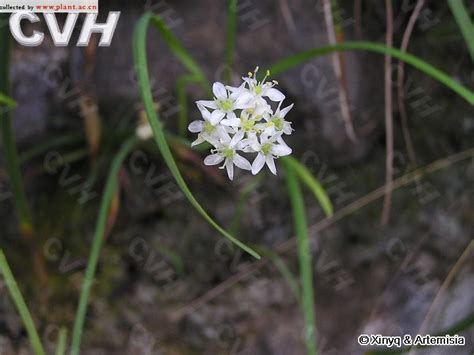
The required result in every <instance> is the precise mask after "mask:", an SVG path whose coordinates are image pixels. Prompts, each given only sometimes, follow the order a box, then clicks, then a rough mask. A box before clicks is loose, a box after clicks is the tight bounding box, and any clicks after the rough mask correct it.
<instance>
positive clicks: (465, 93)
mask: <svg viewBox="0 0 474 355" xmlns="http://www.w3.org/2000/svg"><path fill="white" fill-rule="evenodd" d="M341 51H369V52H374V53H379V54H384V55H385V54H388V55H391V56H392V57H394V58H397V59H399V60H401V61H404V62H405V63H407V64H409V65H411V66H412V67H414V68H416V69H418V70H420V71H422V72H423V73H425V74H427V75H428V76H430V77H432V78H433V79H435V80H437V81H439V82H440V83H442V84H444V85H445V86H446V87H448V88H450V89H451V90H452V91H454V92H455V93H457V94H458V95H459V96H461V97H462V98H464V99H465V100H466V101H467V102H469V103H470V104H471V105H474V92H472V91H471V90H469V89H468V88H466V87H464V86H462V85H461V84H459V83H458V82H457V81H456V80H454V79H452V78H451V77H450V76H449V75H447V74H446V73H444V72H442V71H441V70H439V69H437V68H435V67H434V66H432V65H431V64H428V63H426V62H425V61H423V60H421V59H420V58H418V57H416V56H414V55H412V54H408V53H405V52H402V51H400V50H398V49H395V48H389V47H386V46H384V45H382V44H378V43H374V42H345V43H342V44H338V45H335V46H324V47H320V48H315V49H310V50H307V51H303V52H299V53H297V54H293V55H291V56H289V57H287V58H284V59H282V60H280V61H278V62H277V63H275V64H273V65H272V66H271V67H270V71H271V73H272V74H273V75H278V74H280V73H282V72H284V71H286V70H289V69H291V68H294V67H296V66H298V65H300V64H302V63H304V62H307V61H309V60H311V59H314V58H318V57H321V56H324V55H328V54H330V53H333V52H341Z"/></svg>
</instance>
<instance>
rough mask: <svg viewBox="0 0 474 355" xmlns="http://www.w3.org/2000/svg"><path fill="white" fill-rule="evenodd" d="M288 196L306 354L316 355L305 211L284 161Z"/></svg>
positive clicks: (296, 181) (309, 252)
mask: <svg viewBox="0 0 474 355" xmlns="http://www.w3.org/2000/svg"><path fill="white" fill-rule="evenodd" d="M284 168H285V172H286V182H287V185H288V194H289V195H290V200H291V206H292V209H293V219H294V223H295V230H296V239H297V242H298V261H299V268H300V279H301V287H302V293H301V303H302V308H303V314H304V319H305V325H306V334H305V341H306V348H307V351H308V354H310V355H314V354H316V352H317V351H316V320H315V315H314V288H313V265H312V262H311V249H310V245H309V236H308V229H307V222H306V211H305V207H304V201H303V195H302V194H301V188H300V185H299V182H298V179H297V176H296V174H295V172H294V170H293V169H292V168H291V166H289V164H288V162H287V161H284Z"/></svg>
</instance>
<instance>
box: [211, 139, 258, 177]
mask: <svg viewBox="0 0 474 355" xmlns="http://www.w3.org/2000/svg"><path fill="white" fill-rule="evenodd" d="M243 137H244V133H243V132H237V133H236V134H235V135H234V136H233V137H232V138H230V136H229V135H226V136H225V137H224V139H221V141H220V143H219V144H218V145H217V146H216V149H213V150H212V151H211V153H213V154H211V155H208V156H207V157H206V158H205V159H204V164H206V165H217V164H220V163H221V162H223V161H224V165H222V166H221V167H220V168H221V169H224V168H225V169H226V170H227V175H228V176H229V179H230V180H233V179H234V164H235V165H236V166H237V167H239V168H241V169H244V170H250V169H251V168H252V167H251V165H250V163H249V162H248V160H247V159H245V158H244V157H242V156H241V155H239V154H238V153H237V149H238V146H239V143H240V141H241V140H242V138H243Z"/></svg>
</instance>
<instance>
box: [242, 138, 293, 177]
mask: <svg viewBox="0 0 474 355" xmlns="http://www.w3.org/2000/svg"><path fill="white" fill-rule="evenodd" d="M249 146H250V147H251V148H252V149H253V150H254V151H255V152H258V154H257V157H256V158H255V160H254V161H253V163H252V174H253V175H256V174H258V173H259V172H260V170H262V168H263V166H264V165H265V163H266V164H267V166H268V168H269V169H270V171H271V172H272V173H273V174H275V175H276V173H277V171H276V166H275V161H274V160H275V159H278V158H279V157H283V156H286V155H290V154H291V152H292V150H291V148H290V147H288V146H287V145H286V143H285V142H284V141H283V139H282V138H281V134H280V133H277V134H274V135H273V136H270V137H268V136H265V135H261V136H260V142H259V141H258V140H257V139H255V140H253V141H252V142H250V144H249Z"/></svg>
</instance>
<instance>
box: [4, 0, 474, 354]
mask: <svg viewBox="0 0 474 355" xmlns="http://www.w3.org/2000/svg"><path fill="white" fill-rule="evenodd" d="M325 3H327V1H323V0H318V1H309V0H291V1H290V0H239V1H238V2H237V34H236V36H237V37H236V49H235V59H234V62H235V65H234V68H233V71H232V83H233V84H238V83H239V82H240V80H241V79H240V78H241V76H242V75H246V74H247V72H249V71H253V69H254V68H255V67H256V66H260V68H261V69H262V70H264V69H266V68H268V67H270V66H271V65H272V64H273V63H275V62H277V61H278V60H280V59H282V58H285V57H287V56H289V55H291V54H295V53H297V52H300V51H303V50H307V49H311V48H316V47H320V46H323V45H327V44H335V43H336V42H337V43H342V42H345V41H352V40H364V41H374V42H379V43H381V44H384V43H385V42H386V33H387V29H390V28H392V29H393V46H394V47H398V48H400V47H401V46H402V43H403V42H405V46H406V48H407V50H408V52H410V53H413V54H415V55H416V56H418V57H420V58H422V59H424V60H425V61H427V62H428V63H430V64H432V65H433V66H435V67H437V68H440V69H441V70H443V71H445V72H446V73H448V74H449V75H450V76H451V77H452V78H454V79H455V80H456V81H458V82H459V83H461V84H463V85H464V86H466V87H468V88H470V89H471V90H472V89H473V87H474V67H473V65H472V63H473V59H472V58H471V57H470V54H469V51H468V47H467V45H466V42H465V40H464V38H463V35H462V33H461V31H460V29H459V27H458V24H457V22H456V20H455V18H454V17H453V14H452V12H451V11H450V8H449V6H448V3H447V2H444V1H428V0H427V1H414V0H406V1H405V0H403V1H402V0H400V1H393V2H392V5H393V16H392V17H393V18H392V21H388V18H387V15H386V3H385V2H384V1H375V0H355V1H348V0H338V1H337V2H334V1H332V2H330V3H331V4H332V11H330V13H329V14H328V12H327V11H326V12H325V10H324V5H325ZM464 3H465V5H466V6H467V8H468V9H469V11H470V14H471V17H472V15H473V13H474V6H472V5H473V4H472V3H471V2H470V1H465V2H464ZM227 7H228V5H227V2H226V1H224V0H201V1H199V2H191V1H184V0H183V1H181V0H160V1H151V0H150V1H143V2H142V1H137V2H128V1H116V2H113V1H105V0H102V1H100V16H99V19H100V20H101V21H105V18H106V15H107V13H108V11H121V18H120V21H119V24H118V27H117V31H116V33H115V37H114V40H113V42H112V45H111V47H98V46H97V40H98V37H97V36H93V40H92V41H91V43H90V45H89V46H88V47H87V48H78V47H75V46H74V43H75V42H76V40H77V36H78V33H79V30H76V31H75V33H74V35H73V38H72V40H71V44H70V45H69V46H68V47H55V46H54V44H53V42H52V39H51V38H50V35H49V33H48V31H47V28H46V24H45V23H44V22H41V23H38V24H35V25H25V32H26V33H28V31H31V30H33V29H38V30H43V31H44V32H45V33H46V36H45V41H44V43H43V44H42V45H41V46H39V47H35V48H29V47H21V46H19V45H17V44H15V45H14V46H13V48H12V52H11V65H10V75H11V87H12V91H11V96H12V97H13V99H14V100H15V101H16V102H17V107H16V108H15V110H14V111H13V123H14V132H15V137H16V143H17V147H18V150H19V154H20V161H21V169H22V175H23V182H24V185H25V188H26V193H27V198H28V202H29V204H30V208H31V211H32V219H33V222H34V230H32V231H26V232H25V231H24V230H20V229H19V227H18V219H17V215H16V212H15V208H14V201H13V192H12V183H11V181H10V179H9V178H8V174H7V172H6V167H5V154H4V152H3V151H2V153H0V154H1V155H0V220H1V227H0V231H1V232H0V235H1V236H0V241H1V248H2V249H3V250H4V252H5V254H6V255H7V257H8V260H9V263H10V266H11V268H12V270H13V272H14V274H15V276H16V279H17V282H18V284H19V285H20V288H21V290H22V292H23V295H24V297H25V299H26V301H27V303H28V305H29V308H30V310H31V312H32V314H33V318H34V320H35V323H36V325H37V327H38V330H39V333H40V336H41V339H42V341H43V343H44V346H45V347H46V348H47V349H48V351H51V352H52V351H53V350H52V349H54V346H55V343H56V339H57V335H58V330H59V328H60V327H61V326H67V327H70V326H71V325H72V323H73V321H74V315H75V309H76V306H77V301H78V295H79V292H80V287H81V282H82V280H83V277H84V271H85V267H86V264H87V260H88V257H89V252H90V248H91V242H92V238H93V233H94V228H95V225H96V220H97V214H98V210H99V205H100V201H101V197H102V194H103V190H104V184H105V180H106V178H107V174H108V172H109V170H110V165H111V161H112V159H113V157H114V155H115V154H116V153H117V151H118V150H119V148H120V146H121V144H122V143H123V142H124V141H125V140H126V139H127V137H130V136H133V135H134V133H135V130H136V127H137V125H138V124H140V122H141V123H142V124H143V120H144V112H143V105H142V103H141V100H140V95H139V90H138V86H137V79H136V74H135V71H134V63H133V56H132V38H133V31H134V27H135V25H136V23H137V21H138V20H139V19H140V17H141V16H142V15H143V13H145V12H146V11H152V12H154V13H156V14H159V15H160V16H161V17H162V19H163V20H164V22H165V23H166V24H167V26H168V27H169V28H170V30H171V31H172V32H173V34H174V35H175V36H176V37H177V38H178V39H179V41H181V43H182V44H183V46H184V47H185V48H186V49H187V50H188V52H189V53H190V55H191V56H192V57H193V58H194V59H195V60H196V62H198V63H199V64H200V65H201V67H202V68H203V69H204V71H205V74H206V75H207V77H208V78H209V80H210V81H211V82H214V81H225V73H226V70H227V69H228V68H227V66H226V61H225V48H226V26H227V25H226V23H227ZM414 11H415V15H416V16H415V17H413V19H412V23H411V25H410V17H411V16H412V15H413V13H414ZM58 18H60V17H58ZM81 19H83V17H81ZM63 20H64V18H63ZM387 24H389V26H387ZM5 25H6V24H5V23H2V26H5ZM78 27H79V28H80V27H81V25H80V23H79V24H78ZM410 27H412V28H410ZM404 39H405V40H404ZM1 54H2V53H0V55H1ZM148 60H149V66H150V80H151V85H152V91H153V98H154V101H155V103H156V110H157V112H158V114H159V115H160V118H161V120H162V122H163V127H164V129H165V130H166V131H167V132H170V134H171V133H173V134H176V135H177V134H178V132H179V130H180V127H179V123H178V122H179V120H178V117H179V115H180V112H181V111H182V110H183V109H187V115H188V116H189V121H192V120H195V119H198V118H199V111H198V110H197V109H196V106H195V104H194V101H196V100H198V99H207V98H208V97H207V95H208V94H207V93H206V92H205V91H203V90H202V89H201V88H200V87H199V86H198V85H190V86H189V87H188V88H187V90H186V92H187V94H188V95H189V99H188V100H187V104H186V105H185V106H183V105H182V104H181V103H182V101H180V97H179V96H178V95H177V91H176V83H177V78H178V77H180V75H182V74H185V73H186V69H185V68H184V67H183V66H182V64H180V62H179V61H178V60H177V59H176V58H175V57H174V56H173V54H172V53H171V51H170V50H169V49H168V47H167V46H166V43H165V42H164V41H163V39H162V38H161V37H160V35H159V33H158V31H156V30H155V29H152V30H150V32H149V37H148ZM384 65H387V62H386V61H384V56H383V55H380V54H371V53H368V52H361V51H358V52H340V54H336V55H328V56H325V57H321V58H318V59H313V60H310V61H307V62H305V63H303V64H301V65H299V66H297V67H295V68H293V69H291V70H289V71H286V72H284V73H282V74H280V75H278V76H277V77H275V79H277V80H278V81H279V88H280V89H281V90H282V91H283V92H284V93H285V94H286V96H287V99H286V101H285V103H288V104H289V103H295V107H294V109H293V110H292V111H291V112H290V114H289V115H288V116H287V119H288V120H289V121H292V122H293V128H294V129H295V132H294V133H293V135H292V136H291V137H290V138H289V139H288V144H289V145H290V146H291V147H292V148H293V156H294V157H295V158H296V159H298V160H299V161H300V162H301V163H302V164H303V165H304V166H306V167H307V168H308V170H309V171H310V172H311V173H312V174H313V176H314V177H315V178H316V179H317V180H318V181H319V182H320V183H321V184H322V186H323V187H324V188H325V190H326V192H327V194H328V196H329V198H330V200H331V202H332V204H333V206H334V211H335V214H334V215H333V217H327V216H325V214H324V213H323V210H322V209H321V207H320V206H319V204H318V202H317V201H316V200H315V198H314V196H313V195H312V194H311V193H307V192H306V190H305V202H306V208H307V221H308V228H309V229H308V230H309V235H310V240H311V253H312V257H313V259H312V270H313V273H314V275H313V276H314V277H313V282H314V294H315V297H314V302H315V314H316V324H317V343H318V350H319V353H320V354H364V353H365V352H367V351H368V350H369V349H368V348H364V347H361V346H360V345H358V343H357V338H358V336H359V335H360V334H362V333H368V334H384V335H403V334H417V333H430V334H437V333H442V334H445V332H446V331H447V330H449V329H459V331H457V333H458V334H460V335H464V336H465V337H466V342H467V344H466V345H465V346H464V347H450V348H442V347H441V348H428V349H422V350H420V349H418V350H412V353H418V354H466V355H467V354H472V351H473V348H474V341H473V336H474V328H473V327H472V326H471V325H472V322H473V321H474V319H473V312H474V302H473V301H474V299H473V298H474V296H473V289H474V274H473V269H474V263H473V258H472V257H473V247H472V237H473V232H474V229H473V227H474V195H473V193H474V159H473V156H474V155H473V154H474V153H473V148H474V110H473V108H472V106H471V105H470V104H469V103H468V102H466V101H465V100H464V99H463V98H461V97H459V96H457V95H456V94H455V93H453V92H452V91H451V90H449V89H448V88H446V87H445V86H443V85H442V84H440V83H439V82H437V81H435V80H433V78H431V77H429V76H427V75H426V74H424V73H422V72H420V71H417V70H415V69H413V68H412V67H409V66H407V65H406V66H405V70H404V73H405V75H404V78H402V81H399V80H400V78H399V73H400V71H399V61H398V60H397V59H392V61H391V63H389V64H388V65H389V66H388V68H389V69H390V73H389V75H388V76H389V77H390V78H391V79H392V80H391V81H392V82H391V83H389V85H390V86H389V87H391V88H392V90H391V91H392V92H393V97H392V99H391V105H389V106H388V107H389V112H393V137H394V149H393V156H394V174H393V177H394V181H395V185H394V191H393V196H392V201H391V204H390V210H389V211H388V213H387V211H386V210H385V211H384V203H383V200H384V188H383V186H384V184H385V182H386V180H385V179H386V168H385V164H386V154H387V149H386V141H387V139H386V138H387V134H386V132H387V131H386V126H385V120H386V114H387V113H386V111H385V110H386V107H387V106H386V103H387V101H386V98H385V97H384V80H385V77H386V75H385V72H386V70H387V67H385V69H384ZM400 93H401V95H400ZM389 104H390V102H389ZM390 106H392V109H391V110H390ZM184 138H186V139H189V140H190V139H192V136H191V135H189V136H188V135H187V134H185V137H184ZM170 146H171V149H172V151H173V154H174V157H175V159H176V161H177V164H178V166H179V168H180V170H181V173H182V174H183V176H184V178H185V180H186V181H187V182H188V184H189V186H190V189H191V190H192V191H193V193H194V194H195V196H196V198H197V200H198V201H200V202H201V203H202V205H203V206H204V207H205V208H206V210H207V211H209V212H210V214H211V215H212V217H213V218H215V219H216V220H217V221H219V223H221V225H223V226H224V227H225V228H226V229H227V230H229V231H231V232H232V233H233V234H234V235H236V236H237V237H238V238H239V239H240V240H242V241H244V242H246V243H248V244H250V245H252V246H254V247H255V248H256V249H257V250H259V252H260V253H261V254H262V255H263V256H264V257H263V258H262V260H261V261H257V260H255V259H254V258H252V257H251V256H249V255H247V254H245V253H243V252H241V251H240V250H239V249H237V248H235V247H233V246H232V245H231V244H229V243H228V242H227V241H226V240H225V239H223V238H221V236H219V235H218V233H217V232H216V231H215V230H214V229H212V228H211V227H210V226H209V225H208V224H207V223H206V222H205V221H204V220H203V219H202V218H201V216H200V215H198V214H197V213H196V212H195V210H194V209H193V208H192V207H191V205H190V204H189V202H188V201H187V200H186V198H185V197H184V195H183V194H182V192H181V191H180V189H179V187H178V186H177V184H176V183H175V180H174V178H173V176H172V175H171V173H170V172H169V170H168V168H167V167H166V165H165V163H164V161H163V159H162V158H161V155H160V153H159V151H158V150H157V148H156V145H155V143H154V142H153V141H146V142H142V143H140V144H139V145H138V146H137V147H136V149H135V150H134V151H133V152H132V153H131V154H130V155H129V156H128V158H127V159H126V161H125V163H124V164H123V166H122V168H121V169H120V173H119V180H118V181H119V183H118V186H119V188H118V189H117V191H116V193H115V195H114V198H113V201H112V207H111V210H110V212H109V216H108V222H107V231H106V239H105V243H104V245H103V248H102V251H101V255H100V262H99V267H98V270H97V273H96V278H95V280H94V284H93V289H92V294H91V299H90V303H89V309H88V313H87V318H86V324H85V330H84V338H83V344H82V353H84V354H252V355H257V354H258V355H259V354H281V355H283V354H284V355H287V354H288V355H290V354H291V355H293V354H305V353H306V350H305V341H304V334H305V331H304V318H303V315H302V312H301V308H300V306H299V302H298V298H297V296H296V294H297V292H296V291H295V284H296V283H297V282H298V257H297V252H296V244H295V242H294V240H295V233H294V226H293V219H292V209H291V205H290V200H289V197H288V193H287V188H286V182H285V180H284V178H283V175H284V174H283V172H281V173H280V174H279V175H278V176H277V177H275V176H270V174H267V175H263V176H261V177H257V178H255V177H252V176H251V175H250V174H247V173H245V172H240V174H238V175H237V176H236V179H235V181H234V182H232V183H230V182H229V181H228V180H227V177H226V176H225V175H224V174H223V172H222V171H221V170H219V169H217V168H209V167H205V166H204V164H203V163H202V158H203V157H204V153H202V152H199V151H195V150H191V149H190V148H188V147H187V146H186V145H183V144H180V143H179V139H176V140H170ZM433 162H435V163H434V164H432V163H433ZM427 166H428V168H426V167H427ZM278 168H281V166H280V165H278ZM416 169H418V170H416ZM413 171H416V172H417V173H416V174H413ZM384 212H385V213H384ZM384 215H385V218H384ZM295 293H296V294H295ZM453 327H454V328H453ZM456 327H457V328H456ZM28 344H29V343H28V338H27V336H26V332H25V328H24V326H23V324H22V322H21V319H20V318H19V316H18V315H17V312H16V310H15V308H14V306H13V304H12V302H11V300H10V297H9V295H8V292H7V290H6V287H5V284H2V283H0V354H8V355H9V354H28V353H30V351H31V350H30V348H29V345H28Z"/></svg>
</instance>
